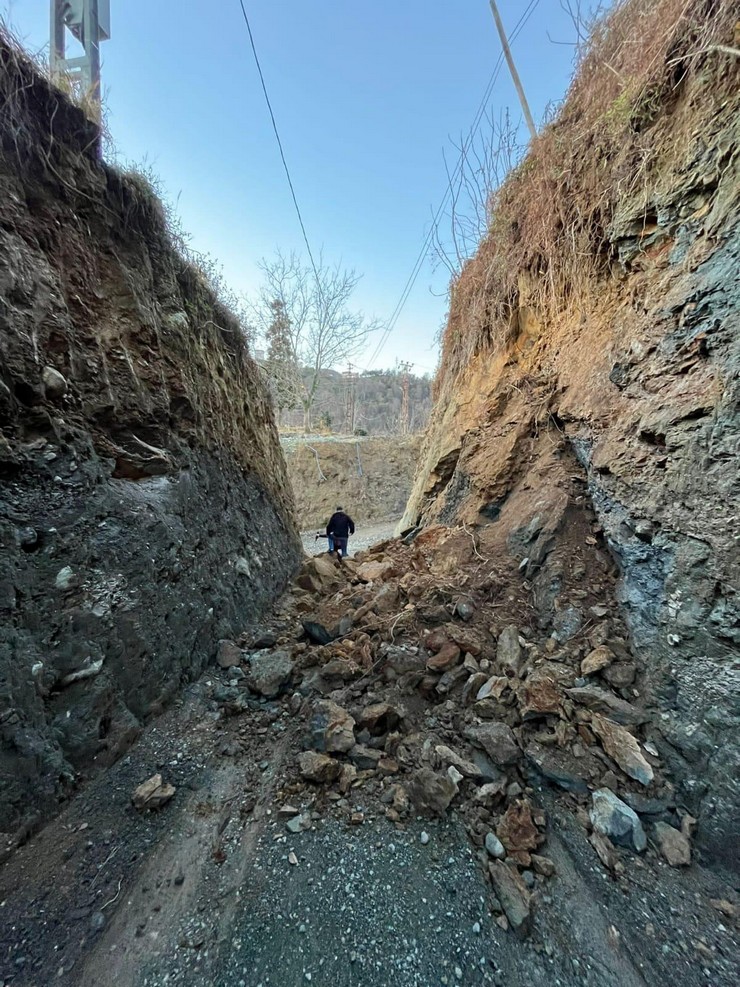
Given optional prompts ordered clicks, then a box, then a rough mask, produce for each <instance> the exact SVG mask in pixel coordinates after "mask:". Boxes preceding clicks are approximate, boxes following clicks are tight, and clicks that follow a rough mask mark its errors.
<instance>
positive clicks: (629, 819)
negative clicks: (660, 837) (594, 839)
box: [589, 788, 647, 853]
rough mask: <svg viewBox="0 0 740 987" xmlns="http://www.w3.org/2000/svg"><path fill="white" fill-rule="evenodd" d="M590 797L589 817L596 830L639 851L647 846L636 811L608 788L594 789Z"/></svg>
mask: <svg viewBox="0 0 740 987" xmlns="http://www.w3.org/2000/svg"><path fill="white" fill-rule="evenodd" d="M591 799H592V807H591V811H590V812H589V818H590V819H591V825H592V826H593V828H594V829H595V830H596V832H597V833H601V835H602V836H608V837H610V838H611V839H613V840H614V841H615V842H616V843H621V844H623V845H624V846H632V847H634V849H635V850H637V851H638V852H640V853H641V852H642V851H643V850H644V849H645V847H646V846H647V837H646V836H645V830H644V829H643V828H642V823H641V822H640V820H639V818H638V816H637V813H636V812H635V811H634V810H633V809H630V807H629V806H628V805H626V804H625V803H624V802H623V801H622V800H621V799H620V798H617V796H616V795H615V794H614V792H611V791H609V789H608V788H600V789H599V790H598V791H595V792H594V793H593V794H592V796H591Z"/></svg>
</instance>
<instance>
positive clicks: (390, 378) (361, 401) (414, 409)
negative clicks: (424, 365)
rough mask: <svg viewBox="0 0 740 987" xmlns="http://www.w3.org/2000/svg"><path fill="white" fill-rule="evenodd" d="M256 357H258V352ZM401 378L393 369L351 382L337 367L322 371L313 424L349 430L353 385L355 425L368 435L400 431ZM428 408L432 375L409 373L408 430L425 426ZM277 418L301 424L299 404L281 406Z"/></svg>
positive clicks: (289, 425) (287, 425)
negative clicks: (419, 375)
mask: <svg viewBox="0 0 740 987" xmlns="http://www.w3.org/2000/svg"><path fill="white" fill-rule="evenodd" d="M257 358H258V361H259V353H258V354H257ZM402 381H403V375H402V374H400V373H398V372H396V371H393V370H382V371H381V370H378V371H370V372H366V373H361V374H358V375H357V376H356V377H355V380H354V381H353V382H350V381H349V380H348V378H347V376H346V375H345V374H342V373H339V372H338V371H336V370H326V371H324V372H323V374H322V380H321V383H320V385H319V390H318V394H317V397H316V404H315V406H314V410H313V412H312V419H313V423H314V426H315V427H322V428H324V429H326V430H328V431H330V432H348V431H351V429H350V427H349V421H350V415H349V407H350V399H351V388H352V387H354V403H355V413H354V428H355V429H362V430H364V432H366V433H367V434H368V435H380V434H384V435H385V434H388V433H391V434H393V433H397V432H400V431H402V428H401V407H402V400H403V386H402ZM431 408H432V379H431V377H430V376H425V377H415V376H414V375H413V374H412V375H409V431H411V432H421V431H423V430H424V428H425V427H426V424H427V421H428V419H429V414H430V412H431ZM276 415H277V412H276ZM279 420H280V421H279V423H280V426H281V427H283V428H293V427H295V428H301V427H302V425H303V411H302V409H301V408H296V409H295V410H293V411H288V410H284V411H283V412H282V413H281V414H280V415H279Z"/></svg>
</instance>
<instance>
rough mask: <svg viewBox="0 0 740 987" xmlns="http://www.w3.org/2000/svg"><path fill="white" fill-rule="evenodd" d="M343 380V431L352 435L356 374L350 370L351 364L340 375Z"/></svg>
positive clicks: (353, 428) (353, 429)
mask: <svg viewBox="0 0 740 987" xmlns="http://www.w3.org/2000/svg"><path fill="white" fill-rule="evenodd" d="M342 376H343V377H344V380H345V385H344V412H345V414H344V427H345V431H346V432H348V433H349V435H354V431H355V402H356V394H355V385H356V382H357V373H356V372H355V371H354V370H353V369H352V364H351V363H348V364H347V369H346V370H345V372H344V374H343V375H342Z"/></svg>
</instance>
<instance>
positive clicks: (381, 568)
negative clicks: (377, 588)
mask: <svg viewBox="0 0 740 987" xmlns="http://www.w3.org/2000/svg"><path fill="white" fill-rule="evenodd" d="M393 568H394V567H393V563H392V562H390V561H386V562H363V563H362V565H359V566H358V567H357V569H356V574H357V578H358V579H360V580H361V581H362V582H363V583H373V582H376V581H377V580H382V579H385V578H387V577H388V576H390V575H391V573H392V572H393Z"/></svg>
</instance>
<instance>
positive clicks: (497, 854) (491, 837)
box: [485, 833, 506, 860]
mask: <svg viewBox="0 0 740 987" xmlns="http://www.w3.org/2000/svg"><path fill="white" fill-rule="evenodd" d="M485 846H486V851H487V852H488V853H489V854H490V855H491V856H492V857H493V858H494V859H495V860H503V859H504V857H505V856H506V849H505V847H504V845H503V843H502V842H501V840H500V839H499V838H498V836H496V834H495V833H486V843H485Z"/></svg>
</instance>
